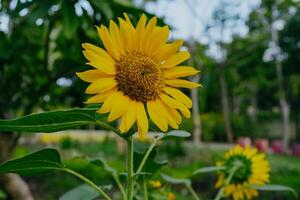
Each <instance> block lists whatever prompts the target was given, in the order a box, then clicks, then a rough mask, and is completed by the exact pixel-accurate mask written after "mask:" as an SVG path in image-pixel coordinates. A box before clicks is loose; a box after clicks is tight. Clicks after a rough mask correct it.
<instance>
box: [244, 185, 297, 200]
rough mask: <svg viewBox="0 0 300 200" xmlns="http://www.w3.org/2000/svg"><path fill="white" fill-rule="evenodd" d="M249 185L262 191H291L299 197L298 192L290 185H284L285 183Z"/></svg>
mask: <svg viewBox="0 0 300 200" xmlns="http://www.w3.org/2000/svg"><path fill="white" fill-rule="evenodd" d="M249 187H251V188H253V189H256V190H261V191H279V192H284V191H286V192H291V193H292V194H293V196H294V197H295V198H296V199H298V194H297V192H296V191H295V190H294V189H293V188H290V187H287V186H284V185H271V184H269V185H250V186H249Z"/></svg>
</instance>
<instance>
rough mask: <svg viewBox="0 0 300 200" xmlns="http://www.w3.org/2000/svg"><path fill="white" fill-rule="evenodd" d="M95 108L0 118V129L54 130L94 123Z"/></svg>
mask: <svg viewBox="0 0 300 200" xmlns="http://www.w3.org/2000/svg"><path fill="white" fill-rule="evenodd" d="M95 111H96V108H75V109H70V110H60V111H50V112H43V113H37V114H31V115H27V116H24V117H20V118H17V119H12V120H0V131H25V132H47V133H50V132H56V131H62V130H66V129H70V128H75V127H78V126H81V125H86V124H93V123H95V121H96V119H95Z"/></svg>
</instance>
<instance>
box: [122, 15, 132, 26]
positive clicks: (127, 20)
mask: <svg viewBox="0 0 300 200" xmlns="http://www.w3.org/2000/svg"><path fill="white" fill-rule="evenodd" d="M123 14H124V17H125V20H126V22H127V24H128V25H129V27H130V29H134V26H133V25H132V23H131V21H130V19H129V17H128V15H127V13H123Z"/></svg>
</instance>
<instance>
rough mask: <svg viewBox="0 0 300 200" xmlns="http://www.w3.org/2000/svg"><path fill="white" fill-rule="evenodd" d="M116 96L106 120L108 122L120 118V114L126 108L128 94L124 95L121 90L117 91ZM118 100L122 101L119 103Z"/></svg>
mask: <svg viewBox="0 0 300 200" xmlns="http://www.w3.org/2000/svg"><path fill="white" fill-rule="evenodd" d="M116 98H118V103H116V104H115V105H114V106H113V107H112V109H111V111H110V113H109V115H108V118H107V121H109V122H111V121H114V120H116V119H118V118H120V117H121V116H122V115H124V113H125V112H126V111H127V109H128V104H129V97H128V96H124V95H123V94H122V93H121V92H118V96H117V97H116ZM120 102H122V103H120Z"/></svg>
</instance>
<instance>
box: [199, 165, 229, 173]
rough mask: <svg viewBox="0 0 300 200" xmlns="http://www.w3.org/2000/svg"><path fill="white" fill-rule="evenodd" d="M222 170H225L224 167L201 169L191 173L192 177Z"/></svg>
mask: <svg viewBox="0 0 300 200" xmlns="http://www.w3.org/2000/svg"><path fill="white" fill-rule="evenodd" d="M224 169H225V167H224V166H218V167H217V166H213V167H203V168H200V169H197V170H195V171H194V172H193V175H195V174H199V173H208V172H215V171H220V170H224Z"/></svg>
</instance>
